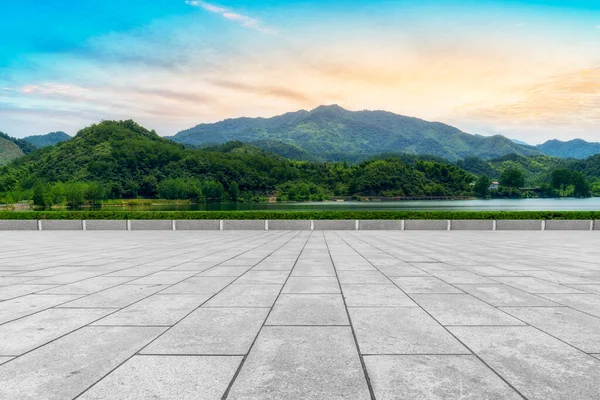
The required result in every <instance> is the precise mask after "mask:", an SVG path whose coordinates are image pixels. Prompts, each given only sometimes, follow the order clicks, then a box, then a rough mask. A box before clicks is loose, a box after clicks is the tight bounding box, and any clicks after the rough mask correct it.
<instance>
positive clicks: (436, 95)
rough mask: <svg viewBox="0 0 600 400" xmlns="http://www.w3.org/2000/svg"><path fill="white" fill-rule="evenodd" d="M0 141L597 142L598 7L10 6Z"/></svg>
mask: <svg viewBox="0 0 600 400" xmlns="http://www.w3.org/2000/svg"><path fill="white" fill-rule="evenodd" d="M0 38H2V39H0V40H1V42H0V130H1V131H5V132H7V133H9V134H11V135H14V136H19V137H22V136H26V135H30V134H39V133H45V132H49V131H55V130H65V131H66V132H68V133H70V134H74V133H76V132H77V130H78V129H81V128H82V127H84V126H86V125H88V124H90V123H94V122H98V121H100V120H102V119H125V118H133V119H135V120H137V121H139V122H140V123H142V124H144V125H146V126H147V127H149V128H154V129H156V130H157V131H158V132H159V133H160V134H163V135H171V134H174V133H176V132H177V131H178V130H181V129H185V128H188V127H190V126H193V125H195V124H198V123H201V122H213V121H217V120H221V119H224V118H232V117H238V116H272V115H277V114H281V113H283V112H287V111H293V110H296V109H301V108H304V109H310V108H313V107H316V106H318V105H320V104H332V103H337V104H340V105H342V106H344V107H346V108H349V109H353V110H358V109H386V110H389V111H393V112H396V113H400V114H405V115H411V116H416V117H421V118H424V119H429V120H439V121H443V122H447V123H451V124H453V125H455V126H457V127H459V128H461V129H463V130H465V131H467V132H471V133H479V134H484V135H488V134H495V133H501V134H504V135H506V136H509V137H514V138H517V139H521V140H524V141H527V142H530V143H539V142H542V141H544V140H546V139H550V138H560V139H569V138H573V137H583V138H585V139H588V140H596V141H600V2H597V1H583V0H575V1H559V0H537V1H536V0H530V1H517V0H509V1H492V0H488V1H486V0H483V1H465V0H462V1H459V0H454V1H451V0H438V1H434V0H429V1H416V0H414V1H413V0H411V1H409V0H404V1H393V0H389V1H369V2H364V1H360V2H359V1H353V0H350V1H336V0H334V1H328V2H322V1H319V2H317V1H311V0H307V1H301V2H298V1H276V0H271V1H261V2H249V1H228V0H224V1H208V2H205V1H193V0H187V1H186V0H154V1H140V0H127V1H114V0H86V1H70V0H46V1H43V2H40V1H37V0H36V1H34V0H20V1H18V2H16V1H7V0H4V2H3V4H2V14H1V15H0Z"/></svg>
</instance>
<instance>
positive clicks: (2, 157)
mask: <svg viewBox="0 0 600 400" xmlns="http://www.w3.org/2000/svg"><path fill="white" fill-rule="evenodd" d="M23 154H24V153H23V151H22V150H21V149H20V148H19V146H17V145H16V144H15V143H13V142H12V141H11V140H8V139H5V138H4V137H1V136H0V166H2V165H6V164H8V163H9V162H11V161H12V160H14V159H15V158H19V157H21V156H22V155H23Z"/></svg>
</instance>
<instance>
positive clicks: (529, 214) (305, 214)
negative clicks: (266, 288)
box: [0, 211, 600, 220]
mask: <svg viewBox="0 0 600 400" xmlns="http://www.w3.org/2000/svg"><path fill="white" fill-rule="evenodd" d="M2 219H62V220H64V219H71V220H72V219H76V220H77V219H79V220H81V219H86V220H92V219H105V220H123V219H167V220H170V219H176V220H177V219H245V220H249V219H258V220H264V219H293V220H308V219H314V220H325V219H332V220H356V219H362V220H368V219H392V220H393V219H405V220H406V219H415V220H419V219H421V220H423V219H445V220H447V219H497V220H498V219H500V220H522V219H536V220H541V219H546V220H548V219H574V220H590V219H598V220H600V211H0V220H2Z"/></svg>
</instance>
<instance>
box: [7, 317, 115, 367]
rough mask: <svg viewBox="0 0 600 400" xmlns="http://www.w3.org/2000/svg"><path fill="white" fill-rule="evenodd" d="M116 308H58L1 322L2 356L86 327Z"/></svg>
mask: <svg viewBox="0 0 600 400" xmlns="http://www.w3.org/2000/svg"><path fill="white" fill-rule="evenodd" d="M111 312H112V310H101V309H91V310H88V309H70V308H63V309H61V308H54V309H52V308H51V309H48V310H45V311H42V312H39V313H37V314H33V315H30V316H27V317H25V318H21V319H18V320H16V321H13V322H9V323H7V324H4V325H0V355H7V356H9V355H10V356H16V355H20V354H23V353H25V352H27V351H30V350H32V349H35V348H36V347H38V346H41V345H43V344H45V343H48V342H50V341H52V340H54V339H56V338H58V337H60V336H62V335H66V334H67V333H69V332H72V331H74V330H76V329H79V328H81V327H83V326H84V325H87V324H89V323H91V322H94V321H95V320H97V319H99V318H102V317H103V316H105V315H107V314H109V313H111Z"/></svg>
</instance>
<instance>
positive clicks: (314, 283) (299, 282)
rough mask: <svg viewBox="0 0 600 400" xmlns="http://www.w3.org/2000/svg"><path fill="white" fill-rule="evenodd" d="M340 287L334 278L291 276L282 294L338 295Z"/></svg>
mask: <svg viewBox="0 0 600 400" xmlns="http://www.w3.org/2000/svg"><path fill="white" fill-rule="evenodd" d="M340 292H341V291H340V285H339V284H338V281H337V279H336V278H335V276H331V277H329V276H318V277H310V276H291V277H290V278H289V279H288V281H287V283H286V284H285V286H284V287H283V291H282V293H287V294H289V293H306V294H308V293H314V294H317V293H340Z"/></svg>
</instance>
